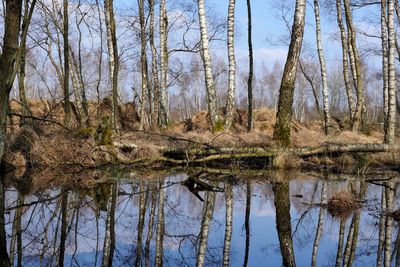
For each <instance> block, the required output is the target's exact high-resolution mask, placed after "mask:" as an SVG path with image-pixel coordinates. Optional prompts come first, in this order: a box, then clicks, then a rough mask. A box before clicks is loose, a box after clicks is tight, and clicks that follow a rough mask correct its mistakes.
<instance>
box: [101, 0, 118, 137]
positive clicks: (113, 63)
mask: <svg viewBox="0 0 400 267" xmlns="http://www.w3.org/2000/svg"><path fill="white" fill-rule="evenodd" d="M104 17H105V22H106V31H107V47H108V54H109V58H108V65H109V72H110V82H111V87H112V89H111V95H112V103H113V104H112V106H113V110H112V126H113V128H114V130H116V129H117V128H118V125H119V110H118V72H119V56H118V46H117V33H116V27H115V18H114V5H113V0H105V1H104Z"/></svg>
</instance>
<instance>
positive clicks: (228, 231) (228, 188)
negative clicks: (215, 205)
mask: <svg viewBox="0 0 400 267" xmlns="http://www.w3.org/2000/svg"><path fill="white" fill-rule="evenodd" d="M225 201H226V206H225V208H226V211H225V221H226V224H225V238H224V253H223V266H229V257H230V255H229V254H230V251H231V239H232V221H233V195H232V185H231V184H229V182H227V183H226V184H225Z"/></svg>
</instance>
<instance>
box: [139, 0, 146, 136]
mask: <svg viewBox="0 0 400 267" xmlns="http://www.w3.org/2000/svg"><path fill="white" fill-rule="evenodd" d="M138 5H139V22H140V65H141V75H142V81H141V84H142V96H141V98H140V124H139V130H144V127H145V123H146V97H147V90H148V88H147V56H146V43H147V38H146V22H145V17H144V0H138Z"/></svg>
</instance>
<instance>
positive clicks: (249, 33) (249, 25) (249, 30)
mask: <svg viewBox="0 0 400 267" xmlns="http://www.w3.org/2000/svg"><path fill="white" fill-rule="evenodd" d="M246 2H247V40H248V47H249V77H248V79H247V102H248V103H247V107H248V109H247V131H248V132H250V131H252V130H253V76H254V74H253V72H254V70H253V68H254V66H253V65H254V62H253V41H252V22H251V1H250V0H246Z"/></svg>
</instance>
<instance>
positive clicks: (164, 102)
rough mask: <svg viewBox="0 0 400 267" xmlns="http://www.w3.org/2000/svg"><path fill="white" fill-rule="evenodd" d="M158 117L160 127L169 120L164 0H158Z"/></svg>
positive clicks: (166, 18)
mask: <svg viewBox="0 0 400 267" xmlns="http://www.w3.org/2000/svg"><path fill="white" fill-rule="evenodd" d="M159 23H160V92H159V93H160V111H159V112H160V115H159V116H160V119H159V123H160V126H161V127H166V126H167V124H168V121H169V112H168V99H167V78H168V45H167V42H168V39H167V28H168V16H167V7H166V3H165V0H160V22H159Z"/></svg>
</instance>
